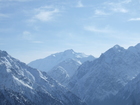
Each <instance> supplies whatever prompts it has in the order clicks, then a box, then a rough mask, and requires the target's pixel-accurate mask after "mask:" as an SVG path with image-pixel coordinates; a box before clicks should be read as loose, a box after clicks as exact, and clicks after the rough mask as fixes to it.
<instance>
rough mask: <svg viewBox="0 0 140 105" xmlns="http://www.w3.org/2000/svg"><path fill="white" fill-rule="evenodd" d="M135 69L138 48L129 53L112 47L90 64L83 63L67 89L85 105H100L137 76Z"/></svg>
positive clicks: (138, 61) (138, 62) (139, 59)
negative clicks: (86, 104) (83, 101)
mask: <svg viewBox="0 0 140 105" xmlns="http://www.w3.org/2000/svg"><path fill="white" fill-rule="evenodd" d="M139 65H140V47H139V45H136V46H134V47H131V49H130V48H128V49H124V48H123V47H120V46H119V45H115V46H114V47H112V48H111V49H109V50H107V51H106V52H105V53H103V54H102V55H101V56H100V57H99V58H97V59H95V60H94V61H90V62H86V63H83V64H82V65H81V66H80V67H79V68H78V70H77V71H76V73H75V74H74V76H73V77H72V78H71V79H70V82H69V85H68V88H69V89H70V90H71V91H73V93H75V94H76V95H77V96H79V97H80V98H81V99H83V100H85V101H86V102H87V103H88V105H94V104H95V105H104V100H105V99H106V98H108V97H111V96H112V95H116V94H117V93H118V91H119V90H120V89H121V88H123V87H124V86H125V85H126V84H127V83H128V82H129V81H131V80H132V79H133V78H135V77H136V76H137V75H138V74H139V73H140V66H139ZM100 102H103V103H102V104H101V103H100Z"/></svg>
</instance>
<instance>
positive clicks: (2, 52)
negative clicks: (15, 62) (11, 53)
mask: <svg viewBox="0 0 140 105" xmlns="http://www.w3.org/2000/svg"><path fill="white" fill-rule="evenodd" d="M7 55H8V53H7V52H6V51H1V50H0V57H6V56H7Z"/></svg>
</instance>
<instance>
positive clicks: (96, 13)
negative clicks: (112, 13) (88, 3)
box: [95, 10, 108, 15]
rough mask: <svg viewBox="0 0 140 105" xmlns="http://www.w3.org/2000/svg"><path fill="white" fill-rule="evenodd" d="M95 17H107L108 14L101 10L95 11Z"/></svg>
mask: <svg viewBox="0 0 140 105" xmlns="http://www.w3.org/2000/svg"><path fill="white" fill-rule="evenodd" d="M95 15H108V13H105V12H104V11H102V10H95Z"/></svg>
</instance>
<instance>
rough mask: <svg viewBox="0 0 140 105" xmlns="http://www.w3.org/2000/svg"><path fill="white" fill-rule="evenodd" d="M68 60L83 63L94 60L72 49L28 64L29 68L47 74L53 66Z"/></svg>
mask: <svg viewBox="0 0 140 105" xmlns="http://www.w3.org/2000/svg"><path fill="white" fill-rule="evenodd" d="M69 59H73V60H76V61H80V62H81V63H83V62H85V61H87V60H94V59H95V58H94V57H93V56H88V55H85V54H83V53H77V52H75V51H74V50H72V49H68V50H65V51H63V52H58V53H55V54H52V55H50V56H48V57H46V58H44V59H38V60H36V61H32V62H30V63H29V66H31V67H34V68H37V69H39V70H42V71H46V72H48V71H49V70H51V69H52V68H53V67H54V66H57V65H58V64H60V63H61V62H63V61H66V60H69Z"/></svg>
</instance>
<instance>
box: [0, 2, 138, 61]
mask: <svg viewBox="0 0 140 105" xmlns="http://www.w3.org/2000/svg"><path fill="white" fill-rule="evenodd" d="M139 5H140V0H42V1H40V0H0V50H5V51H7V52H8V53H9V54H10V55H12V56H13V57H15V58H17V59H19V60H20V61H22V62H25V63H29V62H31V61H33V60H36V59H40V58H44V57H47V56H48V55H50V54H53V53H56V52H62V51H64V50H67V49H73V50H74V51H76V52H82V53H85V54H87V55H93V56H95V57H99V56H100V55H101V53H104V52H105V51H106V50H108V49H109V48H111V47H113V46H114V45H116V44H118V45H120V46H122V47H124V48H128V47H129V46H135V45H136V44H138V43H140V29H139V27H140V6H139Z"/></svg>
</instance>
